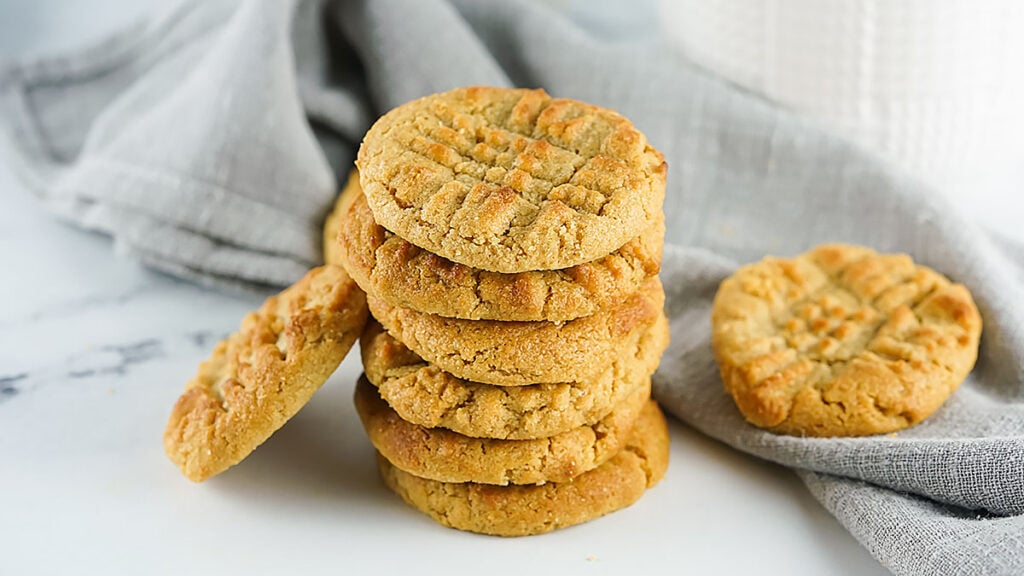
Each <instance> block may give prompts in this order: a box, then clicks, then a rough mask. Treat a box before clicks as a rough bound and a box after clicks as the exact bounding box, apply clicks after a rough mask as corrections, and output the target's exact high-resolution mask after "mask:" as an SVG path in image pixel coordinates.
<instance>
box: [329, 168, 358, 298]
mask: <svg viewBox="0 0 1024 576" xmlns="http://www.w3.org/2000/svg"><path fill="white" fill-rule="evenodd" d="M353 190H359V173H358V172H357V171H355V170H353V171H352V172H351V173H350V174H349V175H348V181H347V182H346V183H345V188H343V189H342V193H341V194H339V195H338V198H337V199H336V200H335V201H334V207H333V208H331V212H330V213H329V214H328V215H327V219H326V220H324V231H323V244H324V246H323V250H324V262H325V263H326V264H335V265H337V266H345V263H344V262H343V261H342V248H343V246H342V244H341V243H340V242H339V241H338V235H339V232H341V227H342V220H343V218H344V215H345V214H347V213H348V212H349V210H350V208H349V205H350V204H351V203H352V201H353V200H354V199H355V194H353V193H352V191H353ZM360 194H361V193H360ZM364 202H365V200H364ZM354 240H355V241H358V242H365V239H363V238H358V239H354ZM357 282H358V281H357Z"/></svg>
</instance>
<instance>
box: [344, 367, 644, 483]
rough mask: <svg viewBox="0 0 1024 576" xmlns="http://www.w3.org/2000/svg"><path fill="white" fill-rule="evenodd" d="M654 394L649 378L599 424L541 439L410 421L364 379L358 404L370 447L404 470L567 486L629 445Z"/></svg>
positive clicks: (445, 477) (454, 478)
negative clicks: (478, 434)
mask: <svg viewBox="0 0 1024 576" xmlns="http://www.w3.org/2000/svg"><path fill="white" fill-rule="evenodd" d="M650 396H651V385H650V379H649V378H648V379H647V380H646V384H645V385H644V386H641V387H638V388H636V389H634V390H633V391H632V392H631V393H630V394H629V396H627V397H626V398H625V399H624V400H623V401H622V402H620V403H619V404H618V405H617V406H615V408H614V409H612V411H611V413H610V414H608V415H607V416H605V417H604V418H602V419H601V420H599V421H598V422H597V423H596V424H593V425H591V426H580V427H579V428H573V429H572V430H570V431H568V432H563V433H561V434H558V435H556V436H553V437H550V438H537V439H534V440H497V439H493V438H470V437H469V436H463V435H462V434H458V433H455V432H452V431H451V430H445V429H444V428H424V427H423V426H420V425H418V424H412V423H410V422H406V421H405V420H402V419H401V418H400V417H399V416H398V413H396V412H395V411H394V410H392V409H391V407H390V406H388V404H387V402H385V401H384V400H382V399H381V397H380V394H378V393H377V389H376V388H374V387H373V385H372V384H370V383H369V382H368V381H367V380H366V379H365V378H360V379H359V383H358V384H356V393H355V403H356V411H357V412H359V417H360V418H361V419H362V420H363V427H364V428H366V433H367V435H368V436H369V437H370V442H372V443H373V445H374V447H375V448H377V450H378V451H379V452H380V453H381V454H383V455H384V457H385V458H387V459H388V460H389V461H390V462H391V463H392V464H394V465H395V466H397V467H398V468H401V469H402V470H405V471H406V472H409V473H410V474H415V475H416V476H419V477H420V478H429V479H431V480H438V481H441V482H478V483H481V484H499V485H506V484H539V483H542V482H562V481H565V480H569V479H570V478H573V477H576V476H578V475H580V474H582V473H583V472H586V471H587V470H592V469H594V468H596V467H597V466H600V465H601V464H602V463H604V462H605V461H606V460H608V459H609V458H611V457H612V456H614V455H615V454H616V453H617V452H618V451H619V450H621V449H622V447H623V446H625V444H626V441H627V440H628V439H629V433H630V430H632V428H633V423H634V422H635V421H636V419H637V416H638V415H639V414H640V412H641V410H642V409H643V407H644V404H645V403H646V402H647V400H648V399H649V398H650Z"/></svg>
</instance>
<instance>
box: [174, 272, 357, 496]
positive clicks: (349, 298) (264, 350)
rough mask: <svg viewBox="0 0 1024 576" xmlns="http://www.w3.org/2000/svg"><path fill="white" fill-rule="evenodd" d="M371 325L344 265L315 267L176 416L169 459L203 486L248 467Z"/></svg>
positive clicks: (199, 381)
mask: <svg viewBox="0 0 1024 576" xmlns="http://www.w3.org/2000/svg"><path fill="white" fill-rule="evenodd" d="M365 322H366V300H365V296H364V294H363V292H362V290H360V289H359V287H358V286H356V283H355V282H353V281H352V279H351V278H349V277H348V274H346V273H345V271H344V270H343V269H342V268H341V267H340V266H330V265H328V266H323V267H320V268H314V269H313V270H311V271H310V272H309V273H308V274H306V276H305V277H303V278H302V279H301V280H299V281H298V282H297V283H295V284H294V285H293V286H291V287H289V288H287V289H285V290H284V291H283V292H281V293H280V294H278V295H276V296H271V297H270V298H268V299H267V301H266V302H265V303H264V304H263V306H261V307H260V309H259V310H257V311H256V312H251V313H249V315H247V316H246V317H245V319H244V320H242V326H241V328H239V330H238V332H235V333H234V334H232V335H230V336H228V338H227V339H226V340H223V341H222V342H220V343H219V344H217V347H216V348H214V350H213V354H212V355H211V356H210V358H209V359H208V360H206V361H205V362H203V363H202V364H200V365H199V374H198V375H197V376H196V377H195V378H194V379H193V380H192V381H191V382H189V383H188V385H186V387H185V392H184V393H183V394H182V395H181V397H180V398H178V401H177V402H176V403H175V404H174V408H173V409H172V410H171V416H170V419H169V420H168V422H167V430H166V431H165V432H164V449H165V450H166V451H167V456H168V457H170V459H171V460H172V461H173V462H174V463H175V464H177V465H178V467H179V468H181V471H182V473H183V474H184V475H185V476H187V477H188V478H189V479H190V480H193V481H195V482H201V481H203V480H205V479H207V478H209V477H210V476H213V475H215V474H219V473H221V472H223V471H224V470H227V469H228V468H230V467H231V466H234V465H235V464H237V463H239V462H240V461H242V459H243V458H245V457H246V456H248V455H249V453H250V452H252V451H253V450H254V449H255V448H256V447H257V446H259V445H260V444H262V443H263V442H264V441H265V440H266V439H267V438H269V437H270V435H271V434H273V433H274V431H276V430H277V429H278V428H280V427H281V426H282V425H283V424H284V423H285V422H286V421H287V420H288V419H289V418H291V417H292V416H293V415H295V413H296V412H298V411H299V409H300V408H301V407H302V406H303V405H305V404H306V402H308V401H309V399H310V397H311V396H313V393H314V392H316V390H317V389H318V388H320V386H321V385H322V384H323V383H324V381H325V380H327V378H328V377H330V375H331V373H333V372H334V370H335V368H337V367H338V364H339V363H340V362H341V360H342V359H343V358H344V357H345V354H346V353H347V352H348V350H349V348H351V347H352V343H353V342H355V340H356V338H357V337H358V336H359V333H360V332H361V331H362V329H363V324H364V323H365Z"/></svg>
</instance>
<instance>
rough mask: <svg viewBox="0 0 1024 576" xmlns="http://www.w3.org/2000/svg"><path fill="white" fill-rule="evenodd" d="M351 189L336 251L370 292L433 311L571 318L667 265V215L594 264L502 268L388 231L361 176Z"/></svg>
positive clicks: (618, 297) (624, 293) (610, 301)
mask: <svg viewBox="0 0 1024 576" xmlns="http://www.w3.org/2000/svg"><path fill="white" fill-rule="evenodd" d="M345 195H346V196H348V195H352V196H353V199H352V201H351V203H350V204H349V205H348V209H347V210H346V211H345V213H344V215H343V216H341V217H340V218H338V223H337V227H338V229H337V230H336V231H335V236H334V238H335V246H334V247H332V248H331V250H332V253H333V252H336V253H337V256H338V258H340V259H341V261H342V263H343V264H344V265H345V268H346V269H347V270H348V271H349V273H350V274H352V277H353V278H354V279H355V281H356V282H358V283H359V285H360V286H361V287H362V288H363V290H365V291H366V292H368V293H370V294H373V295H374V296H375V297H377V298H380V299H381V300H383V301H385V302H387V303H389V304H392V305H395V306H405V307H407V308H412V309H413V310H418V311H420V312H426V313H428V314H437V315H439V316H448V317H453V318H466V319H471V320H481V319H484V320H551V321H563V320H572V319H574V318H579V317H581V316H588V315H590V314H594V313H595V312H597V311H598V310H601V309H603V308H608V307H610V306H612V305H614V304H616V303H618V302H621V301H622V300H623V299H624V298H626V297H628V296H629V295H630V294H633V293H634V292H636V291H637V289H639V287H640V284H642V283H643V281H644V280H645V279H646V278H647V277H649V276H653V275H655V274H657V273H658V271H659V270H660V269H661V248H662V243H663V237H664V235H665V223H664V217H663V216H661V215H658V216H657V218H656V219H655V221H654V222H653V223H652V224H651V225H650V226H647V227H646V228H645V229H644V232H643V234H642V235H640V236H639V237H637V238H634V239H632V240H630V241H629V242H627V243H626V244H625V245H624V246H622V247H621V248H619V249H618V250H617V251H615V252H613V253H611V254H609V255H607V256H603V257H601V258H598V259H597V260H594V261H592V262H586V263H583V264H578V265H576V266H573V267H571V268H566V269H564V270H536V271H529V272H520V273H518V274H502V273H500V272H488V271H486V270H479V269H476V268H470V267H469V266H464V265H462V264H458V263H455V262H452V261H451V260H447V259H445V258H442V257H440V256H438V255H436V254H433V253H431V252H428V251H426V250H423V249H421V248H418V247H417V246H415V245H414V244H412V243H410V242H407V241H406V240H404V239H402V238H401V237H399V236H397V235H395V234H392V233H391V232H388V231H387V230H386V229H384V227H383V226H380V225H379V224H377V222H376V221H374V219H373V213H372V212H370V207H369V206H368V205H367V204H366V198H365V197H364V196H363V194H362V191H361V190H360V188H359V182H358V179H356V178H350V179H349V184H348V187H347V188H346V191H345ZM336 213H337V211H336ZM339 232H340V233H339ZM327 241H328V239H327V238H325V242H327Z"/></svg>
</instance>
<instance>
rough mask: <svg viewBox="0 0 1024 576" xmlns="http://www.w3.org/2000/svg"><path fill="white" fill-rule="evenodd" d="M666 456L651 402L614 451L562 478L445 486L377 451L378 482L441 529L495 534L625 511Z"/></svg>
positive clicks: (657, 476) (655, 477)
mask: <svg viewBox="0 0 1024 576" xmlns="http://www.w3.org/2000/svg"><path fill="white" fill-rule="evenodd" d="M668 460H669V434H668V427H667V426H666V424H665V418H664V416H663V415H662V413H661V411H660V410H659V409H658V405H657V404H655V403H654V402H653V401H650V402H648V403H647V405H646V406H645V407H644V409H643V411H642V412H641V414H640V417H639V418H638V419H637V422H636V425H635V427H634V429H633V431H632V433H631V435H630V439H629V440H628V442H627V443H626V446H625V448H624V449H623V450H622V451H620V452H619V453H618V454H616V455H615V456H614V457H612V459H611V460H609V461H607V462H605V463H604V464H602V465H601V466H599V467H597V468H595V469H593V470H591V471H590V472H586V473H584V474H582V475H580V476H577V477H576V478H574V479H573V480H571V481H569V482H550V483H547V484H543V485H540V486H493V485H488V484H475V483H463V484H456V483H445V482H438V481H436V480H426V479H423V478H419V477H416V476H414V475H412V474H409V473H408V472H403V471H402V470H400V469H398V468H397V467H395V466H393V465H392V464H391V463H390V462H388V461H387V459H386V458H384V457H382V456H380V455H379V454H378V456H377V463H378V465H379V466H380V474H381V477H382V478H383V479H384V483H385V484H386V485H387V486H388V487H389V488H390V489H391V490H392V491H394V492H395V493H396V494H398V495H399V496H401V497H402V499H403V500H405V501H406V502H407V503H408V504H409V505H411V506H412V507H414V508H416V509H418V510H420V511H421V512H423V513H424V514H426V515H427V516H430V517H431V518H433V519H434V520H435V521H437V522H438V523H440V524H443V525H445V526H449V527H451V528H457V529H459V530H469V531H471V532H479V533H482V534H491V535H495V536H528V535H530V534H542V533H545V532H550V531H552V530H557V529H559V528H566V527H568V526H573V525H575V524H581V523H583V522H587V521H589V520H593V519H595V518H598V517H600V516H604V515H605V514H608V513H610V512H614V511H616V510H620V509H622V508H626V507H627V506H629V505H631V504H633V503H634V502H636V501H637V500H639V499H640V497H641V496H642V495H643V493H644V491H645V490H647V489H648V488H651V487H652V486H654V485H655V484H657V483H658V481H659V480H661V478H662V477H663V476H664V475H665V470H666V469H667V468H668Z"/></svg>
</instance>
